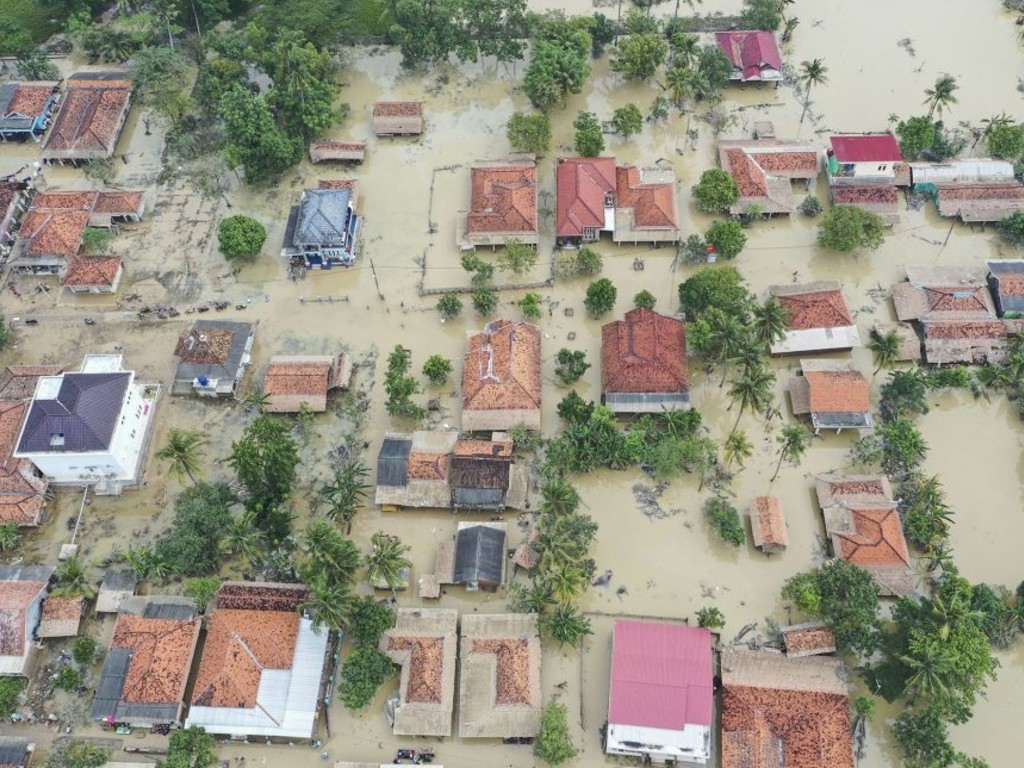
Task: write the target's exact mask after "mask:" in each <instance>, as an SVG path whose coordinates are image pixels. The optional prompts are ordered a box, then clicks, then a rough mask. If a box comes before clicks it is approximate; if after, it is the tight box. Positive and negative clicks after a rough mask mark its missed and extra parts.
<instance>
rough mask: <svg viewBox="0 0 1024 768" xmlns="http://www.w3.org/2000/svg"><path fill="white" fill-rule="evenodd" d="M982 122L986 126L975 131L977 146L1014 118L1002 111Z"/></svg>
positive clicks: (1009, 123)
mask: <svg viewBox="0 0 1024 768" xmlns="http://www.w3.org/2000/svg"><path fill="white" fill-rule="evenodd" d="M1022 34H1024V33H1022ZM981 124H982V126H984V127H983V128H982V129H981V130H980V131H979V130H975V131H974V144H973V145H972V146H977V145H978V142H979V141H981V140H982V139H987V138H988V137H989V136H991V135H992V131H994V130H995V129H996V128H1002V127H1003V126H1005V125H1012V124H1013V118H1012V117H1010V116H1009V115H1008V114H1006V113H1005V112H1000V113H999V114H998V115H992V117H986V118H984V119H983V120H982V121H981Z"/></svg>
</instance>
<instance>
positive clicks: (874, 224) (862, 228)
mask: <svg viewBox="0 0 1024 768" xmlns="http://www.w3.org/2000/svg"><path fill="white" fill-rule="evenodd" d="M884 240H885V222H884V221H883V220H882V217H881V216H879V215H878V214H877V213H872V212H871V211H865V210H863V209H862V208H857V207H856V206H853V205H834V206H832V208H831V209H830V210H829V212H828V213H826V214H825V217H824V218H823V219H822V220H821V224H820V225H819V226H818V245H819V246H821V247H822V248H825V249H827V250H830V251H839V252H841V253H843V252H849V251H857V250H868V251H873V250H875V249H876V248H878V246H880V245H881V244H882V242H883V241H884Z"/></svg>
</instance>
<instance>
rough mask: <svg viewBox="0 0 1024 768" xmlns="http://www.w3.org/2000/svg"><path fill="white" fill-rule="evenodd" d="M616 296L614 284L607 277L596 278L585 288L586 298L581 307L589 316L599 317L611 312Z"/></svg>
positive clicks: (617, 293)
mask: <svg viewBox="0 0 1024 768" xmlns="http://www.w3.org/2000/svg"><path fill="white" fill-rule="evenodd" d="M618 295H619V292H618V289H616V287H615V283H613V282H612V281H611V280H609V279H608V278H607V277H602V278H598V279H597V280H595V281H594V282H592V283H591V284H590V285H588V286H587V297H586V298H585V299H584V300H583V305H584V306H585V307H586V308H587V312H589V313H590V314H591V316H593V317H600V316H601V315H604V314H607V313H608V312H610V311H611V310H612V307H614V306H615V300H616V299H617V298H618Z"/></svg>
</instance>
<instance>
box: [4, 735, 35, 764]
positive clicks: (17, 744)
mask: <svg viewBox="0 0 1024 768" xmlns="http://www.w3.org/2000/svg"><path fill="white" fill-rule="evenodd" d="M31 744H32V742H30V741H29V740H28V739H21V738H14V737H12V736H0V765H28V759H29V750H28V748H29V746H31Z"/></svg>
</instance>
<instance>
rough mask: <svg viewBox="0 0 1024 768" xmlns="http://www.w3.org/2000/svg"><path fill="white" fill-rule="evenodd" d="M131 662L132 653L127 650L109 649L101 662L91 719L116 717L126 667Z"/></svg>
mask: <svg viewBox="0 0 1024 768" xmlns="http://www.w3.org/2000/svg"><path fill="white" fill-rule="evenodd" d="M131 662H132V652H131V651H130V650H128V649H127V648H111V649H110V650H108V651H107V657H106V658H105V659H104V660H103V671H102V672H100V679H99V681H98V682H97V683H96V696H95V698H93V701H92V712H91V717H92V719H93V720H102V719H103V718H105V717H111V716H113V717H117V705H118V702H120V701H121V694H122V692H123V691H124V681H125V678H127V677H128V666H129V665H130V664H131Z"/></svg>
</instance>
